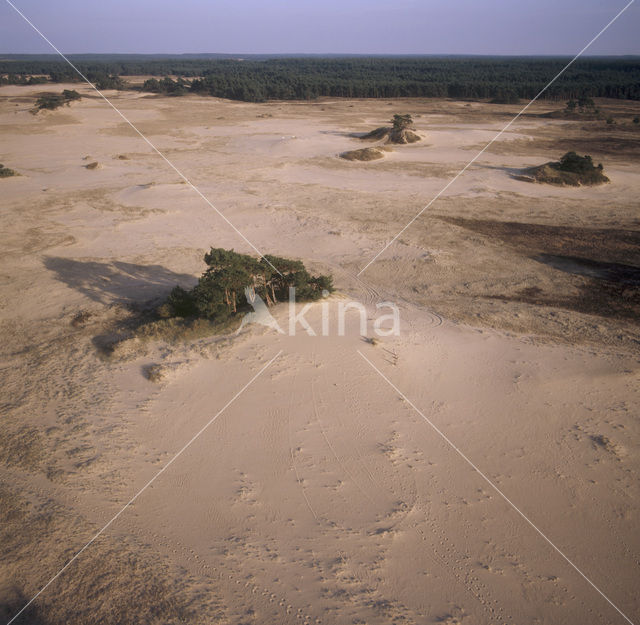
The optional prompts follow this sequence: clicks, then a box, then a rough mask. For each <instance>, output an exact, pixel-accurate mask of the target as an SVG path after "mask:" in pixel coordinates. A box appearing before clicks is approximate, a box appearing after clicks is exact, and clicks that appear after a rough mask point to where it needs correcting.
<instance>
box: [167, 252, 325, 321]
mask: <svg viewBox="0 0 640 625" xmlns="http://www.w3.org/2000/svg"><path fill="white" fill-rule="evenodd" d="M204 262H205V263H206V264H207V269H206V271H205V272H204V273H203V274H202V276H201V277H200V279H199V280H198V284H197V285H196V286H195V287H194V288H193V289H191V290H190V291H187V290H185V289H183V288H182V287H180V286H176V287H175V288H174V289H173V291H171V294H170V295H169V298H168V299H167V302H166V303H165V304H164V306H163V307H162V310H161V312H162V314H164V315H165V316H176V317H204V318H207V319H212V320H215V321H216V322H222V321H224V320H226V319H228V318H229V317H230V316H232V315H234V314H236V313H237V312H239V311H241V310H244V309H246V308H247V306H248V302H247V298H246V293H245V290H246V289H247V288H249V289H252V290H253V292H255V293H256V294H257V295H259V296H260V297H261V298H262V299H263V301H264V302H265V303H266V304H267V306H272V305H274V304H276V303H277V302H282V301H288V299H289V288H290V287H295V296H296V300H297V301H313V300H317V299H320V298H321V297H322V296H323V291H327V292H331V291H333V282H332V279H331V276H325V275H320V276H312V275H311V274H310V273H309V272H308V271H307V270H306V269H305V266H304V264H303V263H302V262H301V261H299V260H291V259H288V258H280V257H278V256H270V255H267V256H264V257H263V258H260V259H257V258H254V257H253V256H249V255H247V254H238V253H237V252H234V251H233V250H225V249H222V248H211V251H210V252H209V253H207V254H205V257H204Z"/></svg>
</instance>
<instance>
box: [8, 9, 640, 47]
mask: <svg viewBox="0 0 640 625" xmlns="http://www.w3.org/2000/svg"><path fill="white" fill-rule="evenodd" d="M11 1H12V2H13V3H14V4H15V6H16V7H17V8H18V9H20V11H22V12H23V13H24V14H25V16H26V17H27V18H28V19H29V20H30V21H32V22H33V24H34V25H35V26H36V27H37V28H38V29H39V30H40V31H42V33H43V34H44V35H45V36H46V37H47V38H48V39H50V40H51V42H52V43H53V44H54V45H56V47H58V48H59V49H60V51H61V52H63V53H65V54H73V53H91V52H93V53H109V52H112V53H113V52H120V53H170V54H174V53H175V54H178V53H203V52H223V53H233V54H236V53H237V54H242V53H244V54H277V53H314V54H323V53H338V54H339V53H345V54H507V55H511V54H513V55H547V54H549V55H574V54H577V53H578V52H579V51H580V50H581V49H582V48H583V47H584V46H585V45H586V44H587V43H588V42H589V41H590V40H591V39H592V38H593V37H594V36H595V35H596V34H597V33H598V32H599V31H600V30H601V29H602V28H603V27H604V26H605V25H606V24H607V22H609V21H610V20H611V19H612V18H613V17H614V16H615V15H616V13H618V11H620V10H621V9H622V8H623V7H624V6H625V4H626V3H627V2H628V0H535V1H533V2H531V1H524V0H171V1H169V0H108V1H106V2H102V1H100V0H11ZM638 33H640V0H636V1H635V2H634V4H632V5H631V6H630V7H629V9H627V11H626V12H625V13H624V14H623V15H622V16H621V17H620V18H619V19H618V20H617V21H616V22H615V23H614V24H613V25H612V26H611V27H610V28H609V30H607V32H605V33H604V34H603V35H602V36H601V37H600V38H599V39H598V40H597V41H596V42H595V43H594V44H593V46H592V47H591V48H589V50H588V54H590V55H600V54H602V55H610V54H611V55H622V54H625V55H628V54H640V36H639V35H638ZM49 52H53V50H52V49H51V48H50V47H49V46H48V44H47V43H45V42H44V41H43V40H42V38H41V37H40V36H39V35H38V34H37V33H36V32H35V31H34V30H33V29H32V28H31V27H30V26H29V25H28V24H27V22H25V21H24V19H23V18H22V17H20V15H18V13H16V12H15V10H14V9H13V8H12V7H11V6H10V4H9V3H8V2H7V0H0V53H5V54H6V53H14V54H18V53H19V54H27V53H49Z"/></svg>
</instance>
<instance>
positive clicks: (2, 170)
mask: <svg viewBox="0 0 640 625" xmlns="http://www.w3.org/2000/svg"><path fill="white" fill-rule="evenodd" d="M17 175H18V174H17V173H16V172H15V171H13V169H9V168H8V167H5V166H4V165H3V164H2V163H0V178H9V177H11V176H17Z"/></svg>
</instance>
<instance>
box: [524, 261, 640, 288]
mask: <svg viewBox="0 0 640 625" xmlns="http://www.w3.org/2000/svg"><path fill="white" fill-rule="evenodd" d="M532 258H533V260H535V261H538V262H539V263H543V264H545V265H548V266H550V267H553V268H554V269H558V270H559V271H564V272H565V273H572V274H574V275H577V276H585V277H587V278H597V279H599V280H606V281H607V282H612V283H617V284H620V285H629V286H640V267H635V266H634V265H624V264H622V263H607V262H602V261H597V260H592V259H590V258H581V257H579V256H561V255H558V254H538V255H536V256H532Z"/></svg>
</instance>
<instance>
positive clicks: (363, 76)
mask: <svg viewBox="0 0 640 625" xmlns="http://www.w3.org/2000/svg"><path fill="white" fill-rule="evenodd" d="M70 60H71V61H72V62H73V63H74V65H75V66H76V67H78V69H79V70H80V71H81V72H82V73H83V74H84V75H85V76H87V77H88V78H89V80H91V81H92V82H93V83H94V84H96V85H97V86H98V88H99V89H113V88H116V89H120V88H122V87H124V86H125V85H124V84H123V82H122V79H121V78H120V77H121V76H144V75H147V76H149V75H150V76H154V77H170V76H177V77H180V78H181V79H183V80H184V85H183V87H184V89H182V88H180V87H179V86H176V85H172V84H170V83H169V82H168V81H167V82H166V83H165V85H161V86H159V87H158V88H159V89H160V90H161V91H160V92H164V90H166V92H167V93H172V94H173V95H180V94H181V93H198V94H202V95H211V96H215V97H221V98H229V99H232V100H244V101H252V102H263V101H266V100H308V99H313V98H318V97H323V96H326V97H332V98H335V97H345V98H401V97H419V98H453V99H457V100H460V99H474V100H496V101H499V102H507V103H510V102H515V100H516V98H517V99H524V100H531V99H532V98H533V97H534V96H535V95H537V94H538V93H539V92H540V90H541V89H542V88H543V87H544V86H545V85H546V84H547V83H548V81H549V77H550V76H554V75H556V74H557V73H558V72H560V70H561V69H562V68H563V67H564V66H565V65H566V63H567V59H566V58H561V57H558V58H530V57H529V58H527V57H520V58H518V57H510V58H502V57H485V58H480V57H466V58H464V57H463V58H451V57H362V56H351V57H335V56H334V57H324V58H318V57H299V58H295V57H282V56H281V57H277V56H275V55H274V56H271V57H270V56H268V55H244V56H243V58H242V60H239V59H237V58H233V56H232V55H226V56H225V55H199V56H193V55H182V56H173V57H172V56H166V55H90V56H86V55H70ZM43 76H47V77H48V80H50V81H53V82H79V81H80V77H79V76H78V75H77V74H76V73H75V72H74V71H73V69H72V68H70V67H69V66H68V65H67V64H66V63H64V62H61V61H60V60H59V58H56V57H55V56H50V55H38V56H25V55H4V57H3V59H1V60H0V84H31V83H29V81H33V80H36V81H40V80H41V79H42V77H43ZM164 80H165V79H164V78H162V80H159V81H158V82H163V81H164ZM168 80H171V81H172V82H173V83H177V82H178V81H179V79H178V80H175V79H173V78H168ZM152 85H153V88H155V85H154V84H153V83H152ZM543 97H544V98H545V99H552V100H558V99H563V100H566V99H568V98H580V97H591V98H595V97H599V98H620V99H632V100H638V99H640V62H638V60H637V59H616V58H611V59H605V58H603V59H594V58H589V59H587V58H584V59H578V60H577V61H576V62H575V63H574V64H573V65H572V66H571V67H570V68H569V69H568V70H567V71H566V72H565V73H564V74H563V77H562V81H558V82H557V83H555V84H553V85H552V86H551V87H550V88H549V89H548V90H547V91H546V92H545V93H544V95H543Z"/></svg>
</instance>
